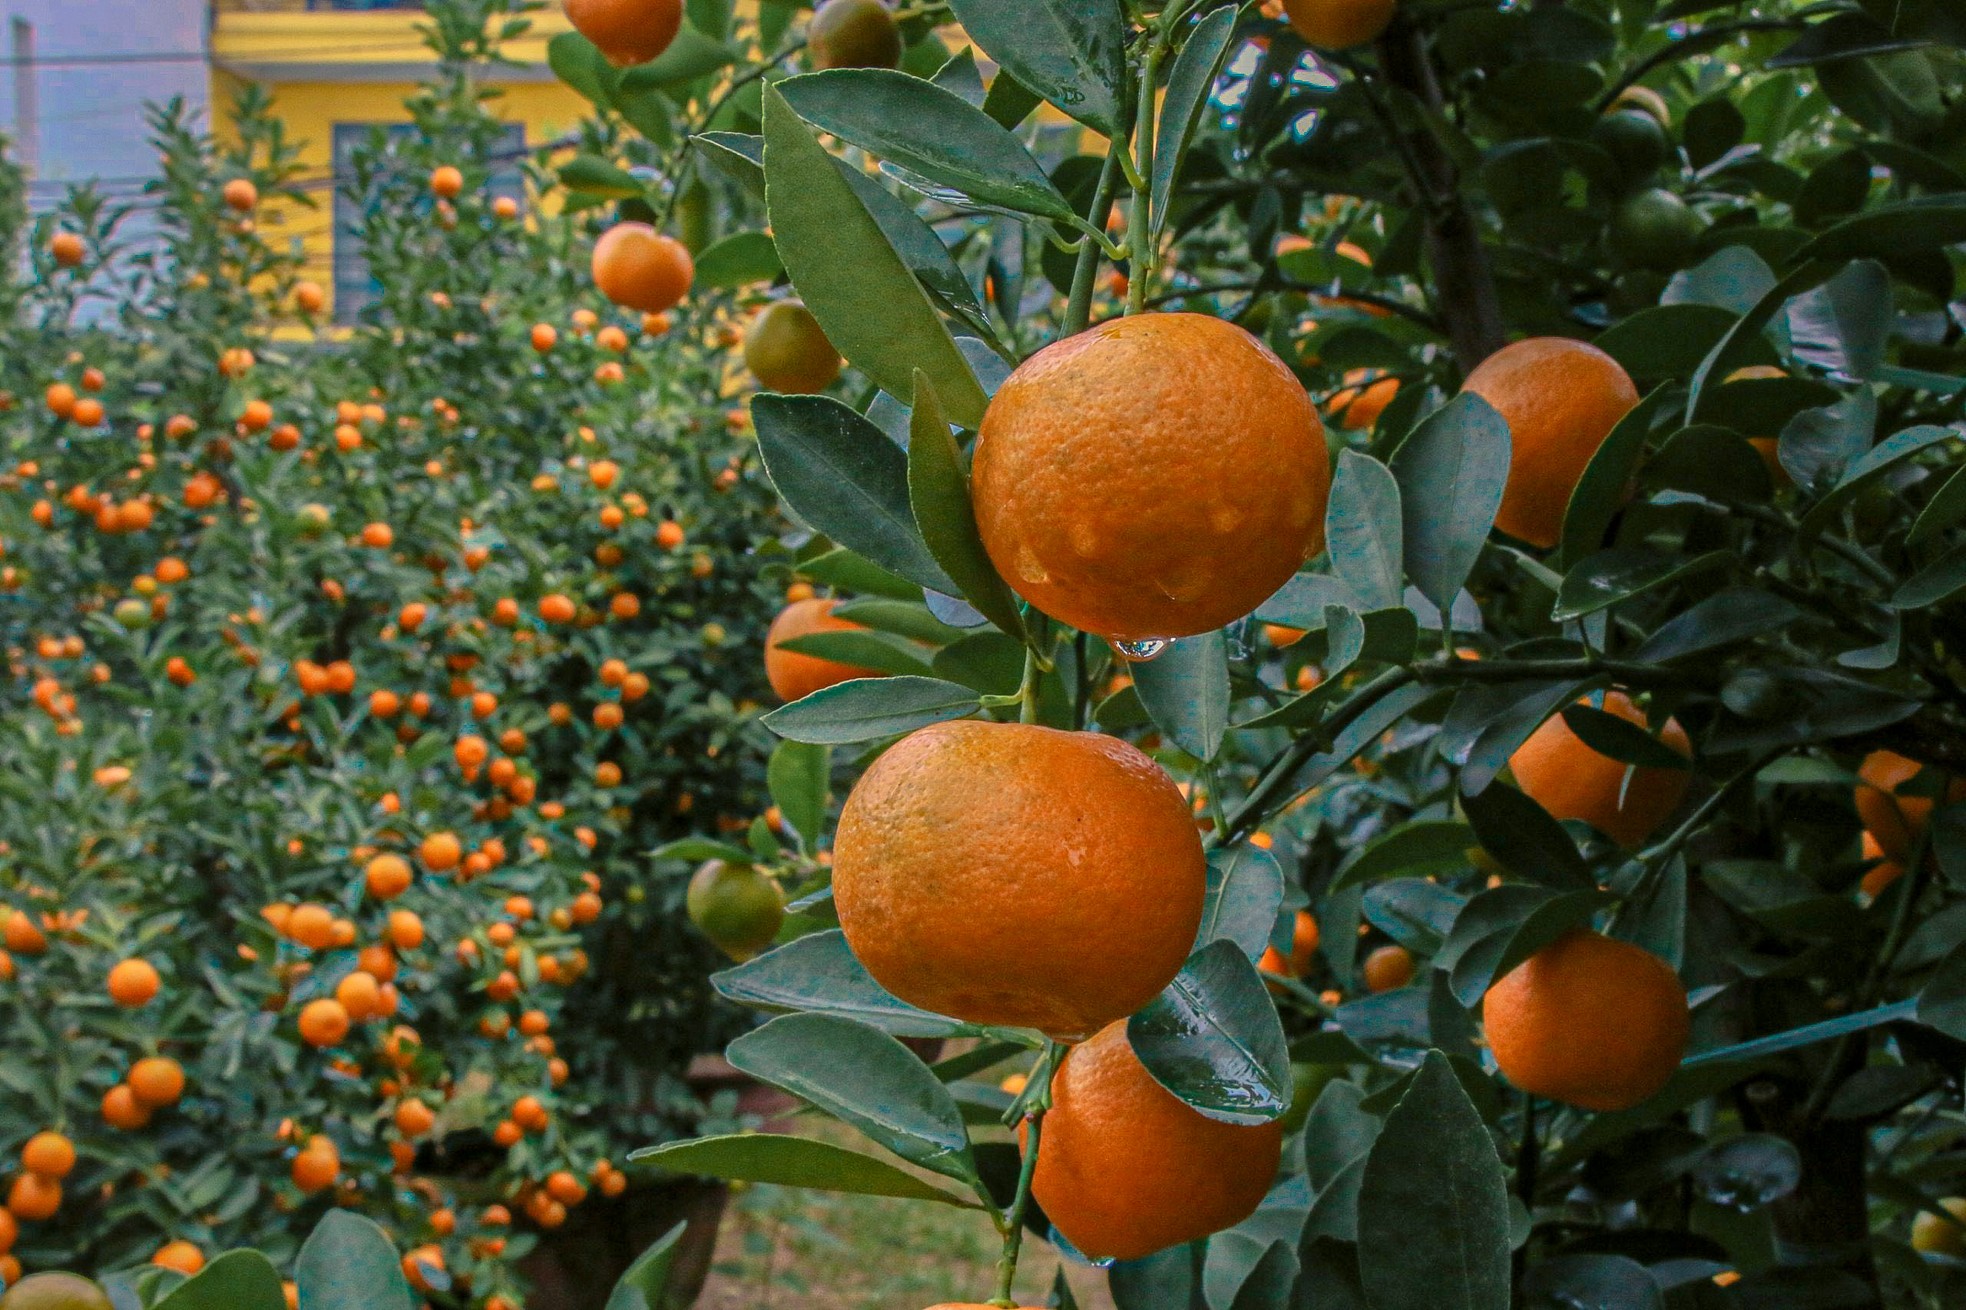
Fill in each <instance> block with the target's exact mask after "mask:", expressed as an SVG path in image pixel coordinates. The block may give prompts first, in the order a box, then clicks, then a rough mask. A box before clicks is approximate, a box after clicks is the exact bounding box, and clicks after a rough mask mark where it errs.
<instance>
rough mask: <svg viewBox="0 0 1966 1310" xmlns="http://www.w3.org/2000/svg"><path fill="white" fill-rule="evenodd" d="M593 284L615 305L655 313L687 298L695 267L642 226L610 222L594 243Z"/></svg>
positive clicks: (679, 247) (672, 242)
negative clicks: (609, 225) (608, 226)
mask: <svg viewBox="0 0 1966 1310" xmlns="http://www.w3.org/2000/svg"><path fill="white" fill-rule="evenodd" d="M593 270H594V285H595V286H596V287H597V288H599V289H600V292H601V294H602V295H604V296H606V297H607V298H608V299H609V300H612V301H613V302H614V303H615V304H617V305H624V306H626V307H627V308H629V309H639V310H641V311H642V312H643V313H645V314H659V313H661V312H662V311H663V310H666V309H674V308H675V307H676V306H677V305H678V304H680V303H682V299H683V297H684V296H686V295H688V294H689V286H690V282H691V281H693V280H694V279H695V277H696V264H695V261H693V260H692V259H691V258H690V256H689V251H688V249H686V248H685V247H684V245H683V243H682V242H680V241H678V240H676V239H675V238H674V237H669V236H664V235H663V234H661V233H660V232H657V231H656V230H655V229H654V228H652V227H650V226H649V225H648V224H647V223H616V224H615V225H614V226H613V227H611V228H609V229H608V230H607V231H606V232H604V233H602V234H601V239H600V240H599V241H596V242H595V243H594V263H593Z"/></svg>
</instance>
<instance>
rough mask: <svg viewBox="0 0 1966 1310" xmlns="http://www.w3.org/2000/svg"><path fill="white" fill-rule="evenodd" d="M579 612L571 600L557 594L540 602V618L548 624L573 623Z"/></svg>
mask: <svg viewBox="0 0 1966 1310" xmlns="http://www.w3.org/2000/svg"><path fill="white" fill-rule="evenodd" d="M578 612H579V611H578V609H577V608H576V607H575V605H574V603H573V601H572V600H571V599H569V598H568V597H566V596H562V595H560V594H558V593H557V592H556V593H554V594H553V595H551V596H545V597H542V598H541V599H540V602H539V617H540V618H542V619H545V620H546V621H547V622H548V623H572V622H573V618H574V615H575V614H576V613H578Z"/></svg>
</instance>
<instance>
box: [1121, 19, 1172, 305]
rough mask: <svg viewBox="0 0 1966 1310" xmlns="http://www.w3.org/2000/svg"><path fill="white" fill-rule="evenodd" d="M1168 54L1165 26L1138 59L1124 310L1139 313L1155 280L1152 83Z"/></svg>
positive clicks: (1157, 76) (1129, 177) (1129, 179)
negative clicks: (1130, 252) (1129, 259)
mask: <svg viewBox="0 0 1966 1310" xmlns="http://www.w3.org/2000/svg"><path fill="white" fill-rule="evenodd" d="M1166 53H1167V29H1166V28H1162V29H1161V30H1159V31H1157V32H1155V33H1154V38H1153V40H1152V41H1150V42H1149V43H1148V45H1147V53H1146V55H1145V57H1143V58H1142V59H1141V61H1140V107H1139V108H1138V109H1136V110H1135V111H1134V114H1133V148H1134V150H1135V152H1136V155H1137V159H1136V162H1135V163H1134V166H1133V167H1131V168H1129V169H1128V170H1127V181H1128V182H1130V183H1131V184H1132V186H1133V213H1132V215H1131V217H1130V218H1129V219H1128V220H1127V233H1126V240H1127V244H1128V245H1129V246H1131V247H1132V249H1133V261H1132V267H1131V268H1129V269H1128V270H1127V279H1126V312H1127V313H1128V314H1138V313H1141V312H1142V311H1144V310H1145V309H1146V307H1147V286H1148V284H1149V283H1150V282H1152V281H1153V279H1154V272H1155V268H1154V265H1155V256H1156V254H1157V253H1158V252H1157V251H1156V249H1155V246H1156V244H1157V243H1156V242H1155V240H1154V235H1153V222H1154V189H1153V186H1152V185H1151V184H1150V183H1149V181H1148V179H1149V178H1150V177H1151V176H1153V168H1154V84H1155V83H1156V82H1158V81H1159V80H1160V61H1161V56H1163V55H1164V54H1166Z"/></svg>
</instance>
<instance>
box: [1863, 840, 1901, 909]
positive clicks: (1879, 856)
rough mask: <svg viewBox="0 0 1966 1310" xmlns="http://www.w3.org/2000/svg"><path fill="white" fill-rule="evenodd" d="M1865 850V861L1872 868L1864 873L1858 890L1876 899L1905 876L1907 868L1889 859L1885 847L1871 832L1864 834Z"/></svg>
mask: <svg viewBox="0 0 1966 1310" xmlns="http://www.w3.org/2000/svg"><path fill="white" fill-rule="evenodd" d="M1863 850H1864V859H1865V860H1866V861H1868V862H1869V864H1870V866H1871V867H1870V868H1869V869H1867V870H1865V871H1864V878H1863V882H1862V883H1860V884H1859V885H1858V890H1860V891H1861V892H1863V894H1864V895H1866V896H1868V897H1871V898H1872V899H1875V898H1876V897H1878V896H1880V895H1882V894H1883V892H1884V889H1885V888H1886V887H1889V886H1890V885H1891V884H1892V883H1894V882H1896V881H1897V880H1898V879H1900V878H1902V877H1904V876H1905V866H1904V865H1903V864H1902V863H1900V862H1899V861H1897V860H1893V859H1887V858H1886V857H1885V854H1884V847H1883V845H1882V844H1881V843H1880V842H1879V841H1878V840H1877V838H1876V837H1875V836H1874V835H1873V834H1871V833H1869V832H1866V833H1865V834H1864V841H1863Z"/></svg>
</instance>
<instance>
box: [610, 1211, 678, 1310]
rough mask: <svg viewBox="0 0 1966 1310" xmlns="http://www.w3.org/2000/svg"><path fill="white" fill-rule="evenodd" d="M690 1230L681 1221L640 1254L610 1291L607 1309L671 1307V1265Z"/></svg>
mask: <svg viewBox="0 0 1966 1310" xmlns="http://www.w3.org/2000/svg"><path fill="white" fill-rule="evenodd" d="M688 1230H689V1224H688V1223H679V1224H677V1225H676V1226H675V1227H674V1228H671V1229H670V1230H669V1231H668V1232H666V1233H664V1234H663V1235H662V1236H660V1237H658V1238H656V1239H655V1241H654V1242H653V1243H651V1244H650V1245H649V1248H648V1249H647V1250H646V1251H643V1252H642V1253H641V1254H640V1255H638V1256H636V1257H635V1263H634V1264H632V1265H629V1266H628V1272H627V1273H625V1274H623V1275H622V1276H621V1281H620V1282H618V1283H616V1284H615V1285H614V1291H613V1292H611V1293H609V1295H608V1303H607V1305H606V1307H605V1308H604V1310H667V1306H668V1299H667V1295H666V1294H667V1292H668V1290H669V1267H670V1266H671V1265H672V1264H674V1263H675V1258H676V1245H677V1243H679V1242H681V1241H682V1240H683V1234H684V1233H685V1232H687V1231H688Z"/></svg>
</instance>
